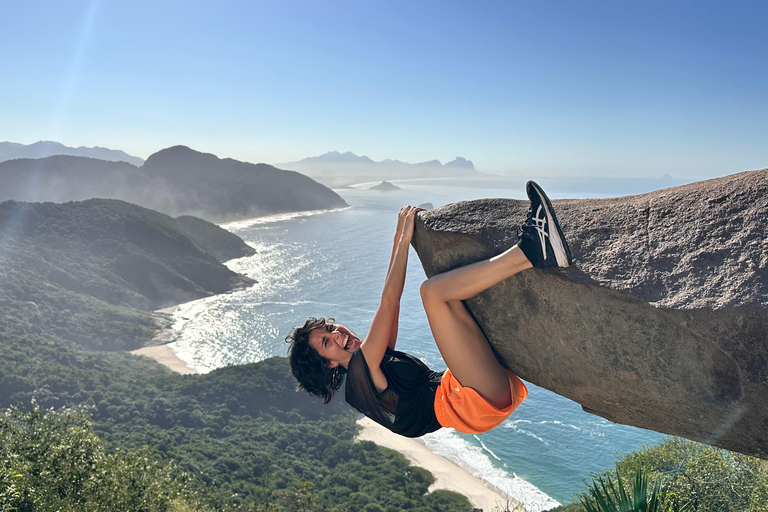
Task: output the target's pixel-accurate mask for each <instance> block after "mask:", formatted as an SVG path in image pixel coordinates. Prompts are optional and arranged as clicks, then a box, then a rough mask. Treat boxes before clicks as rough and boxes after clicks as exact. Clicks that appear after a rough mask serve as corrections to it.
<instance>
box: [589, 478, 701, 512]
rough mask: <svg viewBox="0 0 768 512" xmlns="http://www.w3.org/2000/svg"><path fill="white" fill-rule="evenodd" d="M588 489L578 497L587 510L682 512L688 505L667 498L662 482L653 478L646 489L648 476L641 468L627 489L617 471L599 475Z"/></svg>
mask: <svg viewBox="0 0 768 512" xmlns="http://www.w3.org/2000/svg"><path fill="white" fill-rule="evenodd" d="M588 491H589V496H582V497H581V498H580V500H581V504H582V505H583V506H584V508H585V509H586V512H685V511H686V509H687V507H686V506H683V505H680V504H678V503H677V502H675V501H674V500H671V499H670V500H668V499H666V498H667V496H666V492H665V491H664V490H663V488H662V486H661V482H656V484H655V485H653V487H651V489H650V491H649V489H648V477H647V476H646V475H645V474H644V473H643V472H642V471H637V472H636V473H635V478H634V481H633V484H632V488H631V489H630V490H629V491H628V490H627V487H626V486H625V485H624V482H623V481H622V479H621V475H620V474H619V473H618V471H617V472H616V479H615V480H614V479H613V477H612V476H611V475H608V476H607V477H605V478H603V477H602V476H601V477H599V478H598V479H597V481H593V482H592V485H591V486H590V487H589V488H588Z"/></svg>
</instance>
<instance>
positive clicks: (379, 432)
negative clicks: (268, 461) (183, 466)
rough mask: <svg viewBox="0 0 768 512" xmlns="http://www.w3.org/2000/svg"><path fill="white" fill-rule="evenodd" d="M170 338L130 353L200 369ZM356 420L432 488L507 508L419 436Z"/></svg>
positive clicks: (176, 367)
mask: <svg viewBox="0 0 768 512" xmlns="http://www.w3.org/2000/svg"><path fill="white" fill-rule="evenodd" d="M174 310H175V308H166V309H164V310H160V311H156V313H159V314H162V315H170V314H172V313H173V311H174ZM170 339H173V337H172V336H171V335H170V333H169V332H168V329H167V328H166V329H163V330H162V331H161V332H160V333H159V334H158V336H156V337H155V341H156V342H160V343H163V342H165V343H163V344H162V345H155V346H150V347H143V348H140V349H138V350H134V351H132V352H131V353H132V354H137V355H142V356H147V357H151V358H152V359H154V360H156V361H157V362H159V363H160V364H162V365H165V366H166V367H168V368H170V369H171V370H173V371H175V372H178V373H181V374H193V373H197V371H196V370H195V369H194V368H190V367H189V366H187V364H186V363H185V362H184V361H182V360H181V359H180V358H179V357H178V356H177V355H176V353H175V352H174V351H173V345H174V343H175V342H173V341H171V342H169V343H168V342H167V341H169V340H170ZM357 423H358V425H360V426H362V427H363V430H362V432H361V433H360V435H359V436H358V439H359V440H365V441H373V442H374V443H376V444H377V445H379V446H384V447H386V448H390V449H392V450H396V451H398V452H400V453H402V454H403V455H404V456H405V457H406V458H407V459H408V460H409V461H411V463H412V464H413V465H415V466H419V467H422V468H424V469H426V470H427V471H429V472H430V473H432V475H434V477H435V483H433V484H432V485H431V486H430V488H429V490H430V492H431V491H433V490H435V489H448V490H451V491H455V492H458V493H460V494H463V495H464V496H466V497H467V498H469V501H470V502H471V503H472V504H473V505H474V506H475V507H477V508H480V509H482V510H483V511H484V512H491V511H493V510H494V509H496V507H499V508H498V510H500V511H503V510H504V506H505V505H506V504H507V500H506V497H505V496H504V495H503V494H502V493H501V492H499V491H497V490H496V489H494V488H492V487H489V486H487V485H486V484H485V483H484V482H483V481H482V480H481V479H479V478H477V477H476V476H473V475H472V474H470V473H469V472H468V471H466V470H464V469H463V468H461V467H459V466H457V465H456V464H454V463H453V462H451V461H450V460H448V459H446V458H444V457H442V456H440V455H437V454H436V453H433V452H431V451H430V450H429V449H428V448H427V447H426V446H424V444H422V443H421V442H419V441H418V440H416V439H409V438H407V437H402V436H398V435H397V434H393V433H392V432H390V431H389V430H387V429H386V428H384V427H382V426H381V425H378V424H377V423H375V422H373V421H371V420H370V419H368V418H362V419H360V420H358V422H357ZM517 505H518V503H517V502H516V501H513V500H510V502H509V507H510V510H514V511H515V512H525V509H523V508H522V506H520V508H515V506H517Z"/></svg>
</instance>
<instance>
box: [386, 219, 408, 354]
mask: <svg viewBox="0 0 768 512" xmlns="http://www.w3.org/2000/svg"><path fill="white" fill-rule="evenodd" d="M404 224H405V216H403V215H398V216H397V228H396V229H395V237H394V241H393V243H392V255H391V256H390V257H389V266H388V267H387V277H389V273H390V272H391V271H392V264H393V263H394V262H395V253H396V252H397V246H398V244H399V243H400V237H401V236H402V235H403V225H404ZM384 282H386V279H385V281H384ZM399 324H400V301H398V303H397V311H396V312H395V315H394V318H393V319H392V326H391V327H390V331H389V342H388V343H387V346H388V347H389V348H391V349H392V350H394V349H395V345H396V344H397V329H398V326H399Z"/></svg>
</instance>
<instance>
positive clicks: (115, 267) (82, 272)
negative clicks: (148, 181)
mask: <svg viewBox="0 0 768 512" xmlns="http://www.w3.org/2000/svg"><path fill="white" fill-rule="evenodd" d="M219 241H221V242H223V243H222V246H223V247H226V248H227V251H226V256H237V255H239V256H244V255H247V254H252V253H253V249H251V248H250V247H248V246H247V245H245V244H244V243H243V242H242V241H241V240H240V239H239V238H237V237H236V236H234V235H232V234H231V233H228V232H226V231H224V230H223V229H221V228H219V227H218V226H215V225H213V224H210V223H206V222H205V221H202V220H199V219H198V220H191V219H182V220H181V221H178V220H175V219H173V218H171V217H169V216H167V215H164V214H161V213H158V212H155V211H152V210H148V209H146V208H142V207H140V206H136V205H133V204H130V203H126V202H123V201H116V200H109V199H92V200H89V201H83V202H72V203H65V204H55V203H20V202H15V201H6V202H3V203H0V262H2V265H1V266H0V321H3V323H0V333H2V332H3V331H4V330H11V331H18V330H19V329H30V330H33V331H40V332H43V331H50V332H51V333H53V334H55V335H56V336H58V337H61V338H63V339H66V340H69V341H74V342H76V343H78V344H80V345H83V346H87V347H90V348H100V349H126V348H136V347H137V346H140V345H141V344H142V343H144V342H145V341H146V340H148V339H149V338H151V336H152V333H153V332H154V323H153V321H152V318H151V315H150V313H149V311H148V310H153V309H157V308H161V307H164V306H168V305H171V304H178V303H180V302H186V301H189V300H193V299H197V298H200V297H205V296H208V295H212V294H217V293H223V292H226V291H229V290H232V289H236V288H240V287H243V286H248V285H250V284H251V283H252V282H253V281H252V280H251V279H249V278H247V277H245V276H242V275H239V274H236V273H234V272H232V271H231V270H229V269H228V268H227V267H225V266H224V265H222V264H221V263H220V262H219V261H218V260H217V259H216V258H215V257H214V256H213V255H211V254H209V253H208V252H207V251H206V248H207V247H212V246H214V245H215V244H216V243H217V242H219ZM221 255H222V254H219V256H221Z"/></svg>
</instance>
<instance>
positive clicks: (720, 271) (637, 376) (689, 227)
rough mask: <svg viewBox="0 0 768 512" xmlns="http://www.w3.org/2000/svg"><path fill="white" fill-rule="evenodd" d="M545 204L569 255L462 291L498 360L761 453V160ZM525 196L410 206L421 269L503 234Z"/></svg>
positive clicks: (765, 272)
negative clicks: (722, 171)
mask: <svg viewBox="0 0 768 512" xmlns="http://www.w3.org/2000/svg"><path fill="white" fill-rule="evenodd" d="M553 204H554V207H555V209H556V211H557V216H558V219H559V220H560V223H561V225H562V227H563V230H564V232H565V234H566V237H567V238H568V241H569V244H570V247H571V250H572V253H573V256H574V265H573V266H572V267H570V268H568V269H554V270H538V269H534V270H528V271H525V272H523V273H521V274H518V275H516V276H513V277H511V278H509V279H507V280H505V281H504V282H502V283H499V284H498V285H496V286H494V287H492V288H491V289H489V290H487V291H485V292H483V293H482V294H480V295H478V296H476V297H474V298H473V299H471V300H468V301H466V303H467V306H468V307H469V309H470V311H471V312H472V314H473V315H474V316H475V318H476V319H477V321H478V323H479V324H480V325H481V326H482V328H483V330H484V331H485V333H486V335H487V336H488V339H489V340H490V342H491V344H492V345H493V346H494V348H495V350H496V351H497V353H498V355H499V357H500V359H501V360H502V361H503V362H504V364H506V365H507V366H508V367H509V368H510V369H511V370H513V371H514V372H516V373H517V374H518V375H520V376H521V377H522V378H523V379H525V380H527V381H529V382H532V383H534V384H536V385H538V386H541V387H545V388H547V389H550V390H552V391H554V392H556V393H558V394H560V395H563V396H565V397H568V398H570V399H572V400H574V401H576V402H578V403H579V404H581V406H582V407H583V409H584V410H585V411H588V412H591V413H593V414H597V415H600V416H602V417H604V418H607V419H609V420H611V421H613V422H616V423H623V424H627V425H634V426H637V427H642V428H646V429H651V430H655V431H658V432H662V433H666V434H672V435H677V436H681V437H686V438H688V439H693V440H695V441H699V442H703V443H707V444H710V445H713V446H718V447H721V448H726V449H728V450H732V451H737V452H741V453H745V454H748V455H753V456H757V457H761V458H764V459H768V312H767V311H766V307H767V306H768V169H764V170H761V171H750V172H743V173H739V174H735V175H731V176H726V177H723V178H717V179H713V180H707V181H701V182H697V183H693V184H690V185H684V186H679V187H673V188H668V189H663V190H659V191H656V192H651V193H647V194H642V195H636V196H627V197H619V198H611V199H581V200H560V201H553ZM527 209H528V202H527V201H518V200H513V199H485V200H478V201H467V202H460V203H455V204H451V205H447V206H444V207H442V208H438V209H436V210H432V211H427V212H422V213H420V214H419V219H418V221H417V226H416V233H415V235H414V240H413V245H414V247H415V249H416V252H417V253H418V255H419V258H420V259H421V262H422V265H423V267H424V269H425V272H426V273H427V275H428V276H432V275H434V274H437V273H440V272H444V271H446V270H449V269H452V268H455V267H458V266H461V265H465V264H467V263H471V262H473V261H477V260H480V259H484V258H488V257H491V256H494V255H495V254H498V253H499V252H501V251H502V250H504V249H507V248H508V247H510V246H512V245H514V244H515V243H517V240H518V238H517V227H518V225H519V224H520V223H521V222H522V220H524V219H525V215H526V212H527Z"/></svg>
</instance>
